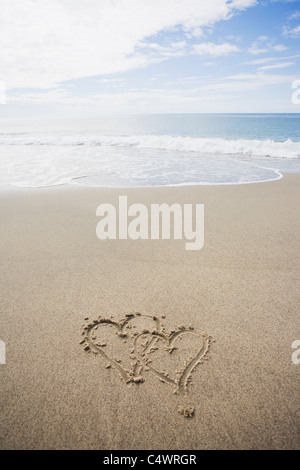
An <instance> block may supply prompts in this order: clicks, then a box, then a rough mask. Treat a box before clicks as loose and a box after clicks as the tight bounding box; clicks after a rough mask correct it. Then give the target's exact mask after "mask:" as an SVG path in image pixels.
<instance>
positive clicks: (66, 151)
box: [0, 114, 300, 187]
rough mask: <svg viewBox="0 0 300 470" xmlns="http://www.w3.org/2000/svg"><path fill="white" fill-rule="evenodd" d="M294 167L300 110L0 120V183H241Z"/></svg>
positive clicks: (299, 159)
mask: <svg viewBox="0 0 300 470" xmlns="http://www.w3.org/2000/svg"><path fill="white" fill-rule="evenodd" d="M294 172H297V173H298V172H300V114H216V115H213V114H211V115H202V114H173V115H139V116H105V117H99V118H93V119H58V120H29V119H28V120H5V121H4V120H0V184H2V185H4V184H12V185H17V186H29V187H36V186H37V187H38V186H51V185H58V184H69V183H73V184H74V183H75V184H84V185H93V186H116V187H118V186H129V187H131V186H132V187H133V186H164V185H183V184H241V183H253V182H260V181H268V180H274V179H278V178H281V177H282V173H294Z"/></svg>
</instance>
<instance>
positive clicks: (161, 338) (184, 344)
mask: <svg viewBox="0 0 300 470" xmlns="http://www.w3.org/2000/svg"><path fill="white" fill-rule="evenodd" d="M161 318H164V315H162V316H161ZM85 321H86V323H85V324H84V325H83V330H82V339H81V341H80V344H82V345H83V346H84V350H85V351H86V352H89V353H91V352H92V353H94V354H100V355H101V356H102V357H103V358H104V359H105V361H106V368H107V369H108V368H111V367H112V368H114V369H115V370H117V372H118V373H119V375H120V377H121V378H122V379H123V380H124V381H125V382H126V383H127V384H138V383H142V382H144V381H145V378H144V375H143V373H144V372H148V371H150V372H151V373H152V374H153V375H154V376H156V377H158V378H159V380H161V381H162V382H164V383H167V384H170V385H173V386H174V387H175V390H174V393H176V394H180V395H181V398H183V397H184V396H185V395H186V392H187V385H188V383H189V381H190V379H191V375H192V372H193V371H194V370H195V368H196V367H197V365H198V364H201V363H203V362H204V360H206V359H207V354H208V352H209V349H210V346H211V343H212V341H214V340H213V339H212V337H211V336H209V335H208V334H200V333H198V332H197V331H195V330H194V328H193V327H192V326H190V327H188V328H186V327H184V326H179V327H178V329H177V330H175V331H171V332H169V333H167V332H166V331H165V329H164V328H163V326H162V323H161V319H160V317H158V316H152V317H151V316H149V315H143V314H141V313H129V314H126V316H125V318H123V319H122V320H119V321H114V320H113V319H112V318H110V319H108V318H102V317H101V316H100V317H98V319H97V320H93V321H91V322H90V321H89V319H88V318H85ZM116 339H117V340H116ZM126 364H127V365H126ZM165 369H167V371H166V370H165ZM177 411H178V412H179V413H180V414H182V415H183V416H185V417H187V418H191V417H193V416H194V411H195V408H194V406H190V405H189V406H186V405H185V406H182V404H181V405H180V406H179V408H178V410H177Z"/></svg>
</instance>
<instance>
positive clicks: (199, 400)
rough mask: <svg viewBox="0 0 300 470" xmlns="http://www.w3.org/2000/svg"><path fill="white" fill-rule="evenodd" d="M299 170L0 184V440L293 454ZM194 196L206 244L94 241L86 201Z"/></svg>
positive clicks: (299, 443) (299, 436) (297, 431)
mask: <svg viewBox="0 0 300 470" xmlns="http://www.w3.org/2000/svg"><path fill="white" fill-rule="evenodd" d="M299 193H300V177H299V176H298V175H286V176H285V177H284V178H283V179H281V180H279V181H274V182H269V183H261V184H250V185H236V186H214V187H213V186H202V187H201V186H199V187H197V186H193V187H178V188H149V189H130V190H129V189H100V188H83V187H75V186H74V187H60V188H49V189H34V190H31V189H26V190H25V189H14V190H8V189H3V190H1V193H0V215H1V226H0V230H1V245H0V259H1V307H0V308H1V313H0V340H3V341H4V342H5V344H6V364H5V365H0V448H2V449H111V450H114V449H120V450H125V449H128V450H130V449H156V450H160V449H166V450H168V449H173V450H175V449H178V450H184V449H190V450H193V449H298V448H299V447H300V406H299V405H300V393H299V374H300V365H295V364H293V362H292V360H291V356H292V353H293V350H292V348H291V345H292V343H293V341H295V340H300V322H299V306H300V298H299V291H300V289H299V287H300V286H299V253H300V218H299V196H300V194H299ZM119 195H127V196H128V202H129V204H132V203H136V202H138V203H142V204H145V205H146V206H149V205H150V204H152V203H153V204H154V203H163V202H165V203H168V204H172V203H181V204H184V203H194V204H196V203H198V204H204V205H205V244H204V248H203V249H202V250H200V251H186V250H185V249H184V245H185V241H184V240H182V241H181V240H171V241H168V240H156V241H154V240H138V241H132V240H118V241H117V240H109V241H100V240H99V239H98V238H97V237H96V224H97V221H98V219H97V217H96V208H97V207H98V205H99V204H101V203H105V202H106V203H112V204H115V205H116V207H117V206H118V197H119Z"/></svg>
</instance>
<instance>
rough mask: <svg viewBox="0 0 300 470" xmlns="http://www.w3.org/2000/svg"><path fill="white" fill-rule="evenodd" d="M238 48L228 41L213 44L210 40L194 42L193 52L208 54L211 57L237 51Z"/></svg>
mask: <svg viewBox="0 0 300 470" xmlns="http://www.w3.org/2000/svg"><path fill="white" fill-rule="evenodd" d="M239 50H240V49H239V48H238V47H237V46H235V45H234V44H229V43H228V42H226V43H224V44H213V43H211V42H207V43H202V44H195V45H194V46H193V52H194V53H195V54H198V55H209V56H212V57H218V56H224V55H228V54H230V53H231V52H239Z"/></svg>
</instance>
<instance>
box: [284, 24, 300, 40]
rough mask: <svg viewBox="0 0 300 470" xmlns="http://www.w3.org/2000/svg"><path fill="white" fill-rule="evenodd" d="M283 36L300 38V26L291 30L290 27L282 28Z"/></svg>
mask: <svg viewBox="0 0 300 470" xmlns="http://www.w3.org/2000/svg"><path fill="white" fill-rule="evenodd" d="M282 34H283V36H286V37H291V38H298V37H300V25H298V26H295V27H294V28H291V27H290V26H284V27H283V30H282Z"/></svg>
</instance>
